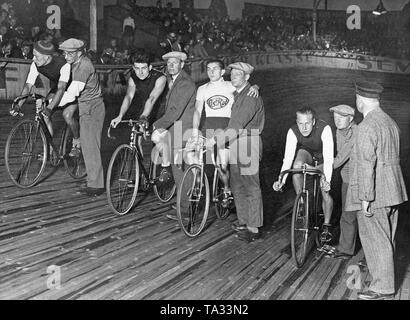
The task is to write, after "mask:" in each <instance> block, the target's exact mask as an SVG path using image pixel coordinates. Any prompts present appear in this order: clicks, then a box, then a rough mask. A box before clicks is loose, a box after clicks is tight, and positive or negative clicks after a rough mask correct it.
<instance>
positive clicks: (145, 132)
mask: <svg viewBox="0 0 410 320" xmlns="http://www.w3.org/2000/svg"><path fill="white" fill-rule="evenodd" d="M119 123H128V125H129V126H130V127H134V126H136V127H138V129H141V130H142V136H143V137H144V140H147V137H148V136H149V131H148V128H146V127H145V125H144V124H145V122H144V121H141V120H132V119H129V120H121V121H120V122H119ZM111 128H113V127H112V126H109V127H108V131H107V136H108V138H109V139H113V140H114V139H116V137H114V136H112V135H111ZM138 131H139V130H138Z"/></svg>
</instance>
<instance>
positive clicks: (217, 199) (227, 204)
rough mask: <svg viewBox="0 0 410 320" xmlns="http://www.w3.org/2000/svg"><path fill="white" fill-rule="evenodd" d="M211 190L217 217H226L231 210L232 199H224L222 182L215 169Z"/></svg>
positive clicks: (222, 218)
mask: <svg viewBox="0 0 410 320" xmlns="http://www.w3.org/2000/svg"><path fill="white" fill-rule="evenodd" d="M212 190H213V201H214V205H215V212H216V216H217V217H218V219H221V220H224V219H226V218H228V216H229V214H230V212H231V208H232V206H233V201H227V200H225V199H224V183H223V181H222V179H221V174H220V173H219V171H218V170H215V177H214V183H213V188H212Z"/></svg>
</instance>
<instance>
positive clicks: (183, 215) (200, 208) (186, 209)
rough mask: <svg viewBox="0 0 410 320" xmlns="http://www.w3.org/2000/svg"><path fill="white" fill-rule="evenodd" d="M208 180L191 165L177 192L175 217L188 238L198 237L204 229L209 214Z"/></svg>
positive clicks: (200, 171)
mask: <svg viewBox="0 0 410 320" xmlns="http://www.w3.org/2000/svg"><path fill="white" fill-rule="evenodd" d="M209 199H210V194H209V184H208V178H207V176H206V174H205V172H204V171H203V170H202V168H201V166H200V165H198V164H193V165H190V166H189V167H188V169H187V170H186V171H185V173H184V175H183V177H182V180H181V182H180V184H179V185H178V192H177V203H176V205H177V216H178V221H179V224H180V226H181V228H182V231H183V232H184V233H185V234H186V235H187V236H188V237H196V236H198V235H199V234H200V233H201V232H202V230H203V229H204V227H205V224H206V219H207V218H208V213H209Z"/></svg>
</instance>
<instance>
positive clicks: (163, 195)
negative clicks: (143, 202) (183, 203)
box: [151, 147, 177, 203]
mask: <svg viewBox="0 0 410 320" xmlns="http://www.w3.org/2000/svg"><path fill="white" fill-rule="evenodd" d="M154 149H155V150H154ZM154 149H153V150H154V155H153V156H152V159H151V161H152V180H154V185H153V189H154V193H155V195H156V196H157V198H158V199H159V201H161V202H163V203H166V202H169V201H170V200H171V199H172V197H173V196H174V194H175V191H176V189H177V186H176V184H175V181H174V179H172V181H169V182H165V183H161V182H158V179H157V178H158V175H159V168H160V167H161V163H160V161H159V151H158V150H157V149H156V148H155V147H154Z"/></svg>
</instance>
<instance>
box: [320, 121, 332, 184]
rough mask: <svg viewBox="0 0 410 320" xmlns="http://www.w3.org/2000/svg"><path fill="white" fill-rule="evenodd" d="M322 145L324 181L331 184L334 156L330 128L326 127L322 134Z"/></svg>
mask: <svg viewBox="0 0 410 320" xmlns="http://www.w3.org/2000/svg"><path fill="white" fill-rule="evenodd" d="M322 143H323V173H324V174H325V177H326V181H327V182H329V183H330V182H331V180H332V172H333V159H334V158H333V156H334V143H333V135H332V129H330V126H326V127H325V128H324V129H323V132H322Z"/></svg>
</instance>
